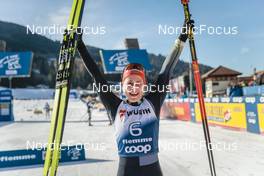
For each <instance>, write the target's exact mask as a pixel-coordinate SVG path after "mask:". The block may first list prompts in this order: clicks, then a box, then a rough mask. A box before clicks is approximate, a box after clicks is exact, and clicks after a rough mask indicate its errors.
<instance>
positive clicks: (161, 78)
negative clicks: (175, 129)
mask: <svg viewBox="0 0 264 176" xmlns="http://www.w3.org/2000/svg"><path fill="white" fill-rule="evenodd" d="M186 24H187V26H188V28H189V27H192V24H193V21H190V22H188V23H185V24H184V26H186ZM187 38H188V35H187V32H186V30H183V32H182V33H181V34H180V36H179V37H178V39H176V40H175V43H174V45H173V47H172V49H171V52H170V54H169V55H168V56H167V57H166V59H165V61H164V62H163V65H162V67H161V70H160V72H159V75H158V78H157V80H156V82H155V87H156V89H157V90H162V91H155V92H149V93H148V95H147V96H146V98H147V99H149V100H150V101H151V102H152V104H153V105H154V107H155V109H156V114H157V115H158V116H159V112H160V107H161V106H162V104H163V101H164V100H165V97H166V95H167V92H166V90H165V88H164V87H166V86H167V85H168V84H169V80H170V77H171V74H172V72H173V70H174V68H175V66H176V64H177V62H178V60H179V57H180V55H181V52H182V50H183V47H184V44H185V42H186V40H187ZM163 90H164V91H163Z"/></svg>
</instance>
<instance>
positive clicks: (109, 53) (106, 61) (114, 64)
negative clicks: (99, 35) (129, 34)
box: [100, 49, 152, 74]
mask: <svg viewBox="0 0 264 176" xmlns="http://www.w3.org/2000/svg"><path fill="white" fill-rule="evenodd" d="M100 56H101V59H102V61H103V68H104V72H105V73H107V74H111V73H121V72H122V71H123V69H124V68H125V66H126V65H127V64H129V63H140V64H142V65H143V66H144V68H145V69H146V70H147V71H150V70H151V69H152V67H151V65H150V63H149V59H148V53H147V51H146V50H144V49H127V50H100Z"/></svg>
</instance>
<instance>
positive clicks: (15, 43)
mask: <svg viewBox="0 0 264 176" xmlns="http://www.w3.org/2000/svg"><path fill="white" fill-rule="evenodd" d="M0 40H4V41H6V43H7V47H6V50H7V51H33V52H34V58H33V68H32V75H31V77H30V78H20V79H19V80H20V81H19V80H18V78H13V81H12V85H13V87H29V86H37V85H45V86H48V87H54V85H55V73H56V63H55V61H54V59H50V58H57V56H58V53H59V47H60V42H59V41H53V40H50V39H48V38H47V37H45V36H41V35H38V34H31V33H27V28H26V27H25V26H21V25H18V24H14V23H9V22H3V21H0ZM87 48H88V50H89V52H90V53H91V56H92V57H93V58H94V59H95V61H96V62H97V63H98V65H99V66H100V69H102V63H101V59H100V56H99V50H100V48H97V47H92V46H87ZM164 59H165V56H162V55H155V54H151V53H149V60H150V63H151V64H152V65H153V68H154V71H153V72H152V73H151V74H149V79H150V80H154V79H155V76H154V75H157V73H158V71H159V70H160V68H161V65H162V63H163V61H164ZM74 68H75V69H74V74H73V77H74V78H73V81H72V86H73V87H74V88H76V87H82V88H86V87H87V86H88V84H91V83H92V78H91V77H90V75H89V74H88V73H87V71H86V69H85V67H84V65H83V64H82V61H81V60H80V59H76V60H75V66H74ZM211 69H212V68H211V67H209V66H206V65H201V72H202V73H205V72H207V71H209V70H211ZM188 70H189V64H188V63H186V62H184V61H181V60H180V61H179V62H178V64H177V66H176V68H175V70H174V73H173V75H172V76H173V77H176V76H179V75H181V74H183V73H184V72H186V71H188ZM110 78H112V79H115V80H116V79H119V76H114V77H110ZM22 79H23V81H21V80H22ZM0 83H1V85H2V86H7V85H8V80H7V79H2V81H1V82H0Z"/></svg>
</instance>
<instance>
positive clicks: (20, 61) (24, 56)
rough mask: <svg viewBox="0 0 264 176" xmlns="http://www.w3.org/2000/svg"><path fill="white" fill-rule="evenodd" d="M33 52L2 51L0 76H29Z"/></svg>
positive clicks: (0, 54)
mask: <svg viewBox="0 0 264 176" xmlns="http://www.w3.org/2000/svg"><path fill="white" fill-rule="evenodd" d="M32 59H33V53H32V52H0V77H29V76H30V73H31V65H32Z"/></svg>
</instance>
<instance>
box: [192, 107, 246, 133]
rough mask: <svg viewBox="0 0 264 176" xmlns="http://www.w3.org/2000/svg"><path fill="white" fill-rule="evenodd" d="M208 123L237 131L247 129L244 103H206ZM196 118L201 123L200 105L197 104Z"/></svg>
mask: <svg viewBox="0 0 264 176" xmlns="http://www.w3.org/2000/svg"><path fill="white" fill-rule="evenodd" d="M205 107H206V113H207V119H208V122H209V123H211V124H215V125H220V126H224V127H230V128H235V129H246V128H247V122H246V108H245V104H244V103H206V104H205ZM195 117H196V121H197V122H201V114H200V108H199V104H198V103H195Z"/></svg>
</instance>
